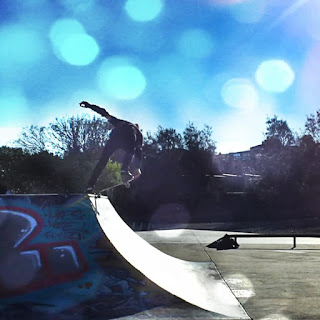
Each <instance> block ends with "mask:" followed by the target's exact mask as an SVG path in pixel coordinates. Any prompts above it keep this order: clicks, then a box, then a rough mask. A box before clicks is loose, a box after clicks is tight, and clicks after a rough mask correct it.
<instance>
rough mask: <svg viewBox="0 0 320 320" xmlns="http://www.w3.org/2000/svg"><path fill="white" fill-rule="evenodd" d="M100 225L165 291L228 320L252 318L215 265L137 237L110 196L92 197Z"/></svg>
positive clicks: (119, 247)
mask: <svg viewBox="0 0 320 320" xmlns="http://www.w3.org/2000/svg"><path fill="white" fill-rule="evenodd" d="M89 198H90V201H91V203H92V205H93V208H94V209H95V211H96V214H97V219H98V222H99V224H100V226H101V228H102V230H103V232H104V233H105V235H106V236H107V238H108V239H109V240H110V242H111V243H112V244H113V246H114V247H115V249H116V250H117V251H118V252H119V253H120V254H121V255H122V256H123V257H124V258H125V259H126V260H127V261H128V262H129V263H130V264H131V265H132V266H133V267H135V268H136V269H138V270H139V271H140V272H141V273H143V274H144V275H145V276H146V277H147V278H149V279H150V280H151V281H153V282H154V283H155V284H157V285H158V286H159V287H161V288H162V289H164V290H166V291H168V292H170V293H171V294H173V295H175V296H177V297H179V298H181V299H183V300H185V301H187V302H189V303H191V304H193V305H195V306H197V307H200V308H202V309H205V310H208V311H211V312H214V313H217V314H219V315H221V316H224V317H228V318H229V319H238V320H240V319H250V318H249V316H248V315H247V313H246V312H245V310H244V309H243V308H242V306H241V305H240V303H239V301H238V300H237V299H236V298H235V296H234V295H233V293H232V292H231V290H230V289H229V287H228V286H227V285H226V283H225V281H224V280H223V279H222V278H221V276H220V274H219V272H218V271H217V269H216V267H215V265H214V264H213V263H208V262H191V261H185V260H181V259H177V258H174V257H172V256H169V255H167V254H165V253H163V252H162V251H160V250H158V249H157V248H155V247H153V246H152V245H150V244H149V243H148V242H146V241H145V240H143V239H142V238H141V237H140V236H139V235H137V234H136V233H135V232H134V231H133V230H132V229H131V228H130V227H129V226H128V225H127V224H126V223H125V222H124V221H123V220H122V219H121V218H120V217H119V215H118V213H117V212H116V210H115V209H114V207H113V206H112V204H111V203H110V201H109V199H108V198H107V197H103V196H101V197H98V198H97V197H96V196H94V195H89Z"/></svg>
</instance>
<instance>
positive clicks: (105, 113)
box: [79, 101, 112, 120]
mask: <svg viewBox="0 0 320 320" xmlns="http://www.w3.org/2000/svg"><path fill="white" fill-rule="evenodd" d="M79 104H80V107H82V108H89V109H91V110H93V111H95V112H97V113H99V114H100V115H101V116H103V117H105V118H107V119H108V120H110V118H111V117H112V116H111V115H110V114H109V112H108V111H106V110H105V109H103V108H100V107H98V106H96V105H94V104H90V103H89V102H87V101H82V102H80V103H79Z"/></svg>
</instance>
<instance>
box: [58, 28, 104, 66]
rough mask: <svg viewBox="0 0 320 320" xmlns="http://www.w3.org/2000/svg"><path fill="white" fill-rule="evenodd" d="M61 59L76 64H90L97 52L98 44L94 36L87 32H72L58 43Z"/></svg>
mask: <svg viewBox="0 0 320 320" xmlns="http://www.w3.org/2000/svg"><path fill="white" fill-rule="evenodd" d="M59 49H60V52H61V56H62V57H63V59H64V60H65V61H66V62H68V63H70V64H72V65H77V66H84V65H88V64H90V63H91V62H92V61H94V60H95V58H96V57H97V55H98V53H99V46H98V44H97V42H96V41H95V39H94V38H92V37H91V36H89V35H87V34H74V35H72V36H70V37H69V38H67V39H66V41H65V42H63V43H61V45H60V48H59Z"/></svg>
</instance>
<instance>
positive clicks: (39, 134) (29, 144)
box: [15, 125, 49, 154]
mask: <svg viewBox="0 0 320 320" xmlns="http://www.w3.org/2000/svg"><path fill="white" fill-rule="evenodd" d="M15 145H16V146H18V147H21V148H22V149H24V150H26V151H27V152H29V153H30V154H35V153H38V152H42V151H45V150H47V148H48V145H49V137H48V130H47V128H45V127H38V126H34V125H31V126H30V127H29V128H24V129H23V132H22V133H21V134H20V137H19V139H18V140H17V141H16V142H15Z"/></svg>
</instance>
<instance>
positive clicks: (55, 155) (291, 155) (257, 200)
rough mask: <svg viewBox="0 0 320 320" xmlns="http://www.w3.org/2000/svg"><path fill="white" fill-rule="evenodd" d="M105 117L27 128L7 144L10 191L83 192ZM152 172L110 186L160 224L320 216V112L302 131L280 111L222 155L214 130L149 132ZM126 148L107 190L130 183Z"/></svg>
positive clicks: (129, 215)
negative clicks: (252, 138) (259, 134)
mask: <svg viewBox="0 0 320 320" xmlns="http://www.w3.org/2000/svg"><path fill="white" fill-rule="evenodd" d="M107 129H108V124H107V121H105V120H104V119H100V118H93V119H89V118H87V117H71V118H69V119H56V120H55V121H54V122H53V123H51V124H50V125H49V126H48V127H37V126H31V127H29V128H25V129H24V130H23V132H22V134H21V137H20V139H19V140H18V141H17V142H16V146H17V147H16V148H9V147H2V148H0V178H1V185H0V189H1V190H0V191H1V192H2V193H5V192H6V191H8V190H9V191H10V192H12V193H82V192H84V190H85V187H86V183H87V181H88V179H89V176H90V174H91V172H92V170H93V168H94V166H95V163H96V161H97V160H98V159H99V157H100V153H101V151H102V148H103V145H104V143H105V141H106V139H107V137H108V130H107ZM143 151H144V160H143V168H142V172H143V174H142V176H141V177H140V178H139V179H138V180H136V181H134V182H133V183H132V186H131V188H129V189H126V188H125V187H119V188H116V189H113V190H111V191H110V192H109V194H108V195H109V197H110V198H111V199H112V201H113V203H114V205H115V206H117V209H118V210H119V211H120V213H121V215H122V216H123V217H124V218H125V219H126V220H127V221H128V222H133V221H143V222H147V223H154V224H161V223H163V224H167V223H179V224H181V223H189V222H208V223H210V222H217V221H235V220H253V219H254V220H270V219H281V218H305V217H318V216H320V212H318V208H319V207H320V200H319V199H320V197H319V194H320V111H318V112H317V113H316V114H314V115H309V116H308V117H307V119H306V123H305V128H304V132H303V134H300V135H298V134H296V133H294V132H292V130H291V129H290V128H289V126H288V124H287V122H286V121H285V120H282V119H278V117H277V116H274V117H273V118H271V119H270V118H268V119H267V121H266V132H265V140H264V141H262V143H261V145H259V146H255V147H253V148H251V149H250V151H247V152H239V153H233V154H227V155H217V154H216V153H215V142H214V140H213V139H212V128H211V127H210V126H204V128H203V129H201V130H200V129H198V128H196V127H195V126H194V124H193V123H189V124H188V125H187V126H186V128H185V130H184V131H183V132H182V133H178V132H177V131H176V130H175V129H173V128H163V127H161V126H159V127H158V130H157V131H156V132H155V133H150V132H147V133H146V134H145V145H144V150H143ZM121 157H122V154H121V151H119V152H116V153H115V154H114V156H113V158H112V161H111V162H109V164H108V166H107V168H106V170H105V171H104V173H103V175H102V176H101V178H100V180H99V184H98V186H97V187H98V189H99V188H103V187H107V186H111V185H114V184H115V183H117V182H119V181H120V165H119V164H118V161H120V160H121Z"/></svg>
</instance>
